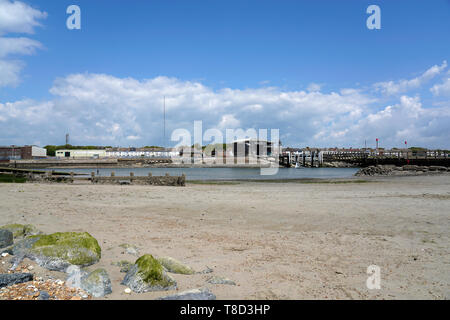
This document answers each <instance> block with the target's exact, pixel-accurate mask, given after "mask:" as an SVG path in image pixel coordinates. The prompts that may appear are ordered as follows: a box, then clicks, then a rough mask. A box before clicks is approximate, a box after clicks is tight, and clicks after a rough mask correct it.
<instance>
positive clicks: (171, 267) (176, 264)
mask: <svg viewBox="0 0 450 320" xmlns="http://www.w3.org/2000/svg"><path fill="white" fill-rule="evenodd" d="M158 261H159V263H161V264H162V265H163V267H164V268H166V269H167V271H169V272H172V273H178V274H194V273H195V270H194V269H192V268H191V267H189V266H187V265H185V264H183V263H181V262H180V261H177V260H175V259H174V258H171V257H163V258H158Z"/></svg>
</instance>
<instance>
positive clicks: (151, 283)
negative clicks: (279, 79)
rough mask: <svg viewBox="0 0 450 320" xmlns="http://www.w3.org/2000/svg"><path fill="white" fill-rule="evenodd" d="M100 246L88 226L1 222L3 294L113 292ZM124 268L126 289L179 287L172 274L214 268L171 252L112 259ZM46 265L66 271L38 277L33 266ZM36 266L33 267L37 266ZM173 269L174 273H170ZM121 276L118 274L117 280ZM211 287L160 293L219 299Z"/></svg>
mask: <svg viewBox="0 0 450 320" xmlns="http://www.w3.org/2000/svg"><path fill="white" fill-rule="evenodd" d="M118 247H119V248H122V249H123V251H122V252H121V254H128V255H131V256H132V255H134V256H139V251H140V250H139V249H138V247H136V246H134V245H129V244H125V243H124V244H121V245H119V246H118ZM101 252H102V250H101V247H100V245H99V243H98V241H97V240H96V239H95V238H94V237H93V236H91V235H90V234H89V233H87V232H55V233H51V234H43V233H42V232H41V231H39V230H38V229H36V228H35V227H34V226H32V225H22V224H9V225H4V226H0V260H1V261H0V262H1V263H0V300H2V299H19V300H57V299H64V300H86V299H91V298H92V297H94V298H101V297H104V296H106V295H109V294H111V293H112V288H113V286H112V281H111V278H110V276H109V274H108V271H107V270H106V269H104V268H98V267H97V268H96V267H95V264H97V263H98V262H100V259H101ZM112 265H114V266H117V267H120V268H121V269H120V271H121V272H124V273H126V274H125V276H124V278H123V281H122V282H121V285H123V286H124V287H123V288H124V289H123V292H124V293H125V294H132V293H133V292H134V293H135V294H136V293H137V294H139V293H145V292H150V291H169V290H176V289H177V282H176V281H175V279H174V278H173V277H172V276H171V275H170V274H178V275H182V276H181V277H186V278H187V277H190V276H195V275H198V274H206V273H212V272H213V270H212V269H210V268H207V269H206V270H204V271H200V272H197V271H196V270H194V269H193V268H192V267H190V266H188V265H186V264H184V263H183V262H180V261H178V260H176V259H174V258H172V257H168V256H165V257H159V258H157V257H154V256H153V255H151V254H144V255H141V256H140V257H139V258H138V259H137V260H136V261H135V262H134V263H133V262H129V261H126V260H120V261H118V262H115V263H112ZM42 268H45V269H47V270H51V271H57V272H61V273H64V274H65V275H66V278H65V281H64V280H59V279H57V280H54V278H53V277H52V276H49V275H46V277H48V279H43V278H42V277H40V276H39V277H36V276H35V274H34V273H33V272H37V271H36V270H37V269H39V270H42ZM33 270H35V271H33ZM169 273H170V274H169ZM116 281H117V280H116ZM207 284H208V285H235V282H234V281H232V280H230V279H227V278H224V277H219V276H212V277H209V280H208V281H207ZM215 298H216V297H215V295H214V294H213V293H211V292H210V291H209V289H205V288H202V289H194V290H188V291H186V292H182V293H180V294H171V295H168V296H165V297H162V298H161V299H163V300H172V299H175V300H180V299H181V300H183V299H195V300H197V299H200V300H209V299H215Z"/></svg>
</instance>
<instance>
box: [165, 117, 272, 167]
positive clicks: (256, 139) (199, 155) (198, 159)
mask: <svg viewBox="0 0 450 320" xmlns="http://www.w3.org/2000/svg"><path fill="white" fill-rule="evenodd" d="M193 133H194V134H193V136H192V134H191V131H189V130H187V129H185V128H178V129H175V130H174V131H173V132H172V134H171V141H174V142H177V144H176V145H175V147H174V149H175V150H177V151H178V155H177V156H176V157H172V161H173V162H174V163H178V164H205V163H209V164H211V165H219V166H220V165H227V166H243V165H244V166H247V165H250V166H254V167H259V168H260V174H261V175H275V174H277V172H278V169H279V156H280V154H281V143H280V133H279V129H270V130H269V129H258V130H256V129H254V128H250V129H247V130H244V129H241V128H240V129H225V136H224V134H223V131H222V130H219V129H217V128H210V129H207V130H206V131H205V132H203V122H202V121H194V131H193ZM204 142H208V143H207V145H206V146H204Z"/></svg>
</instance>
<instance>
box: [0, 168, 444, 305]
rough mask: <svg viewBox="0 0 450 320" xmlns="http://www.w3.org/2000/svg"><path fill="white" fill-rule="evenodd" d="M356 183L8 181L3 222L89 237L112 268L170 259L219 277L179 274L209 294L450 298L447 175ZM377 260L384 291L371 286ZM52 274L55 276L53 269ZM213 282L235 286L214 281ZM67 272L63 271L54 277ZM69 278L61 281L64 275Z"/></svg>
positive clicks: (118, 277) (114, 271) (183, 285)
mask: <svg viewBox="0 0 450 320" xmlns="http://www.w3.org/2000/svg"><path fill="white" fill-rule="evenodd" d="M365 179H366V180H367V181H368V182H365V183H361V181H359V180H361V179H358V180H355V181H354V182H351V183H316V182H314V183H298V182H291V183H273V182H272V183H269V182H258V183H257V182H239V183H228V184H211V183H210V184H189V183H188V184H187V186H186V187H157V186H133V185H131V186H119V185H117V186H115V185H90V184H79V185H77V184H74V185H70V184H31V183H29V184H0V225H4V224H9V223H23V224H33V225H35V226H36V227H37V228H39V229H40V230H42V231H43V232H46V233H53V232H57V231H87V232H89V233H90V234H91V235H92V236H94V237H95V238H96V239H97V240H98V242H99V244H100V246H101V247H102V259H101V260H100V262H99V263H98V264H96V265H94V266H91V267H89V268H88V269H89V270H93V269H95V268H98V267H103V268H105V269H106V270H107V271H108V273H109V275H110V278H111V281H112V289H113V293H112V294H111V295H108V296H107V297H105V298H104V299H154V298H157V297H160V296H164V295H167V294H170V293H174V291H168V292H150V293H142V294H137V293H132V294H130V295H127V294H125V293H124V288H125V287H124V286H122V285H120V282H121V281H122V279H123V277H124V275H125V274H124V273H120V271H119V269H120V268H119V267H117V266H113V265H112V263H113V262H116V261H120V260H129V261H134V260H135V259H136V258H137V256H133V255H130V254H128V253H125V252H124V249H123V248H121V247H119V245H121V244H123V243H127V244H131V245H135V246H137V247H138V248H139V253H140V254H144V253H150V254H152V255H154V256H157V257H161V256H170V257H173V258H175V259H177V260H180V261H182V262H183V263H185V264H187V265H189V266H191V267H193V268H194V269H195V270H198V271H201V270H204V269H205V268H206V267H210V268H212V269H213V273H211V274H195V275H189V276H187V275H177V274H175V275H173V276H174V278H175V279H176V280H177V282H178V291H184V290H188V289H193V288H199V287H208V288H209V289H210V290H211V291H212V292H213V293H214V294H215V295H216V296H217V298H218V299H449V298H450V271H449V270H450V252H449V251H450V242H449V240H450V239H449V236H450V211H449V208H450V176H449V175H448V174H447V175H439V176H418V177H384V178H372V179H369V178H365ZM369 265H378V266H379V267H380V268H381V289H380V290H369V289H368V288H367V287H366V279H367V277H368V275H367V273H366V270H367V267H368V266H369ZM48 273H50V272H48ZM212 275H216V276H222V277H227V278H229V279H232V280H233V281H235V282H236V285H234V286H233V285H213V284H209V283H207V279H208V278H209V277H211V276H212ZM56 276H58V275H56ZM59 277H60V278H62V279H65V278H64V274H60V275H59Z"/></svg>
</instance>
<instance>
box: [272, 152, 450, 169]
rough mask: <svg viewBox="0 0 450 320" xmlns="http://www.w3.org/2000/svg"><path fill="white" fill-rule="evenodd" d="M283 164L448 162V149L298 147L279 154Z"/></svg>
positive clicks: (428, 163)
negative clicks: (322, 148) (331, 148)
mask: <svg viewBox="0 0 450 320" xmlns="http://www.w3.org/2000/svg"><path fill="white" fill-rule="evenodd" d="M279 162H280V165H281V166H285V167H291V166H296V165H297V166H302V167H322V166H324V164H332V163H337V162H340V163H346V164H350V165H353V166H358V167H368V166H373V165H379V164H380V165H396V166H404V165H418V166H445V167H448V166H450V152H449V151H446V150H424V151H411V150H374V151H373V150H320V149H299V150H296V151H285V152H283V153H282V154H281V155H280V161H279Z"/></svg>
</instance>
